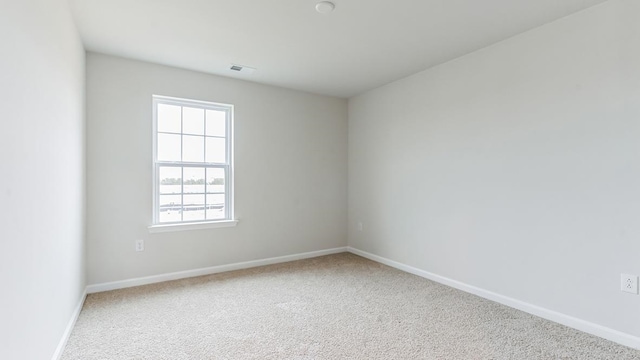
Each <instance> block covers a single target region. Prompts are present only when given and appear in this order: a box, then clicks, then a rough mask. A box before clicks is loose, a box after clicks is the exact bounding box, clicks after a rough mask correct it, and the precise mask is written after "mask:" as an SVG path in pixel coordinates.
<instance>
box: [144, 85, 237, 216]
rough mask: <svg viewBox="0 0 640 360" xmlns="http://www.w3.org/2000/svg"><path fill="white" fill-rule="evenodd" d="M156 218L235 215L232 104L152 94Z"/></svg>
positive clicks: (154, 209)
mask: <svg viewBox="0 0 640 360" xmlns="http://www.w3.org/2000/svg"><path fill="white" fill-rule="evenodd" d="M153 123H154V134H153V136H154V141H153V144H154V146H153V152H154V155H153V156H154V161H153V165H154V194H153V195H154V205H153V219H154V221H153V224H154V226H160V225H179V224H190V223H220V222H225V221H231V220H233V196H232V175H233V174H232V172H233V168H232V158H233V153H232V149H233V146H232V145H233V144H232V141H233V126H232V125H233V106H232V105H226V104H217V103H211V102H204V101H195V100H186V99H177V98H170V97H164V96H153Z"/></svg>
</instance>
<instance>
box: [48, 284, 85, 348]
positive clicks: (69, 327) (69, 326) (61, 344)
mask: <svg viewBox="0 0 640 360" xmlns="http://www.w3.org/2000/svg"><path fill="white" fill-rule="evenodd" d="M86 298H87V289H86V288H85V289H84V291H83V292H82V296H80V300H79V301H78V304H77V305H76V308H75V309H74V310H73V314H71V319H69V323H68V324H67V328H66V329H65V330H64V333H63V334H62V338H61V339H60V342H59V343H58V347H57V348H56V351H55V352H54V353H53V357H52V358H51V360H59V359H60V358H61V357H62V352H63V351H64V348H65V346H66V345H67V341H69V336H71V332H72V331H73V327H74V326H76V321H78V316H80V311H81V310H82V306H83V305H84V299H86Z"/></svg>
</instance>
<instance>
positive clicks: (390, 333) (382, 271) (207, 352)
mask: <svg viewBox="0 0 640 360" xmlns="http://www.w3.org/2000/svg"><path fill="white" fill-rule="evenodd" d="M62 358H63V359H64V360H74V359H78V360H80V359H82V360H91V359H154V360H162V359H171V360H176V359H616V360H622V359H640V351H637V350H633V349H630V348H627V347H624V346H621V345H617V344H615V343H612V342H610V341H607V340H603V339H600V338H598V337H595V336H591V335H588V334H585V333H582V332H579V331H577V330H573V329H570V328H567V327H565V326H562V325H558V324H556V323H553V322H550V321H547V320H543V319H541V318H538V317H535V316H532V315H529V314H526V313H524V312H521V311H518V310H514V309H511V308H508V307H506V306H503V305H500V304H497V303H494V302H491V301H488V300H485V299H482V298H479V297H476V296H474V295H470V294H467V293H464V292H461V291H458V290H455V289H452V288H449V287H447V286H443V285H440V284H437V283H434V282H431V281H429V280H425V279H423V278H420V277H417V276H414V275H411V274H407V273H404V272H401V271H398V270H395V269H392V268H389V267H387V266H384V265H381V264H378V263H375V262H372V261H369V260H366V259H363V258H361V257H358V256H356V255H352V254H338V255H331V256H325V257H320V258H315V259H309V260H302V261H295V262H290V263H285V264H278V265H272V266H266V267H261V268H254V269H248V270H241V271H234V272H229V273H223V274H216V275H210V276H203V277H197V278H191V279H184V280H178V281H171V282H166V283H161V284H154V285H148V286H141V287H137V288H130V289H124V290H116V291H110V292H104V293H99V294H93V295H89V296H88V297H87V300H86V302H85V304H84V307H83V309H82V312H81V314H80V317H79V319H78V322H77V324H76V326H75V328H74V330H73V333H72V334H71V337H70V339H69V342H68V344H67V347H66V349H65V351H64V354H63V357H62Z"/></svg>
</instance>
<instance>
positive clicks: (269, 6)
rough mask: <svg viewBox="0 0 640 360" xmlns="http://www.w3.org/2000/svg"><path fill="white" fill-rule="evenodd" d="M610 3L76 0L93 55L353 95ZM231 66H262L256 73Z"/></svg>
mask: <svg viewBox="0 0 640 360" xmlns="http://www.w3.org/2000/svg"><path fill="white" fill-rule="evenodd" d="M604 1H605V0H481V1H480V0H387V1H382V0H333V2H334V3H335V5H336V8H335V11H334V12H333V13H331V14H328V15H322V14H319V13H317V12H316V11H315V4H316V2H317V1H316V0H269V1H266V0H70V3H71V4H72V8H73V12H74V16H75V19H76V22H77V26H78V29H79V31H80V35H81V37H82V40H83V42H84V45H85V47H86V49H87V50H89V51H95V52H100V53H105V54H112V55H118V56H122V57H127V58H132V59H138V60H144V61H149V62H154V63H159V64H165V65H171V66H176V67H180V68H185V69H191V70H197V71H202V72H206V73H211V74H217V75H223V76H229V77H235V78H241V79H245V80H249V81H255V82H259V83H264V84H270V85H276V86H282V87H287V88H291V89H296V90H301V91H307V92H312V93H317V94H324V95H332V96H338V97H350V96H353V95H357V94H359V93H362V92H364V91H366V90H369V89H372V88H375V87H377V86H380V85H383V84H386V83H389V82H391V81H394V80H397V79H399V78H402V77H405V76H408V75H410V74H413V73H416V72H418V71H421V70H424V69H427V68H429V67H432V66H435V65H438V64H441V63H443V62H446V61H449V60H451V59H454V58H456V57H459V56H461V55H464V54H467V53H470V52H472V51H475V50H477V49H480V48H483V47H486V46H488V45H490V44H493V43H496V42H498V41H501V40H504V39H506V38H509V37H511V36H514V35H516V34H519V33H522V32H524V31H526V30H529V29H532V28H535V27H537V26H540V25H542V24H545V23H548V22H551V21H553V20H556V19H558V18H561V17H563V16H566V15H569V14H571V13H574V12H577V11H579V10H582V9H585V8H587V7H590V6H593V5H595V4H598V3H602V2H604ZM231 64H241V65H246V66H250V67H253V68H256V69H257V70H256V71H255V72H254V73H253V74H243V73H237V72H233V71H231V70H229V67H230V65H231Z"/></svg>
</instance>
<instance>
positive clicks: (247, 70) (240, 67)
mask: <svg viewBox="0 0 640 360" xmlns="http://www.w3.org/2000/svg"><path fill="white" fill-rule="evenodd" d="M229 69H230V70H231V71H237V72H239V73H243V74H247V75H249V74H253V72H254V71H256V69H254V68H252V67H248V66H244V65H234V64H231V67H230V68H229Z"/></svg>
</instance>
